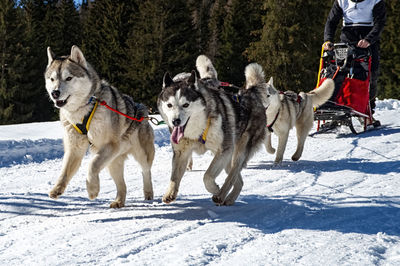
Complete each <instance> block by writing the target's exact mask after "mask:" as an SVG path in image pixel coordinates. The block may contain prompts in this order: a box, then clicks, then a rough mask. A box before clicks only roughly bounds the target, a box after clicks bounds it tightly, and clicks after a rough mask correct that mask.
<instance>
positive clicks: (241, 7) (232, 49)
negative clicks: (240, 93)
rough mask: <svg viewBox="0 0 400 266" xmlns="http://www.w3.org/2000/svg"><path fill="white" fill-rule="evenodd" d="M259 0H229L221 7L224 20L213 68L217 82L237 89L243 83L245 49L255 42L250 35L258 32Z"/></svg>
mask: <svg viewBox="0 0 400 266" xmlns="http://www.w3.org/2000/svg"><path fill="white" fill-rule="evenodd" d="M262 2H263V0H252V1H241V0H230V1H228V2H227V4H226V6H225V7H224V16H225V17H224V20H223V25H222V32H221V33H220V37H219V38H220V40H219V42H220V45H219V48H218V52H217V54H216V56H215V65H216V68H217V70H218V72H219V77H220V79H221V80H227V81H229V82H231V83H234V84H236V85H238V86H241V85H242V84H243V83H244V80H245V77H244V68H245V67H246V65H247V64H248V60H247V58H246V55H245V50H246V48H247V47H248V46H249V44H250V43H251V42H252V41H256V38H255V37H254V35H252V32H253V31H255V30H257V29H260V28H261V27H262V24H261V16H262V12H263V10H261V8H260V7H261V6H262Z"/></svg>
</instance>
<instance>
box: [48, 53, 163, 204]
mask: <svg viewBox="0 0 400 266" xmlns="http://www.w3.org/2000/svg"><path fill="white" fill-rule="evenodd" d="M47 55H48V65H47V67H46V71H45V80H46V89H47V92H48V94H49V96H50V98H51V100H52V101H53V102H54V105H55V106H56V107H57V108H59V109H60V120H61V123H62V125H63V126H64V132H65V134H64V152H65V153H64V159H63V166H62V170H61V175H60V177H59V179H58V181H57V183H56V185H55V186H54V188H53V189H52V190H51V191H50V193H49V196H50V197H51V198H58V197H59V196H60V195H61V194H63V193H64V190H65V188H66V187H67V185H68V183H69V181H70V180H71V178H72V176H73V175H74V174H75V173H76V171H77V170H78V168H79V166H80V164H81V161H82V158H83V156H84V155H85V153H86V151H87V150H88V147H89V146H90V151H91V153H92V154H93V156H92V160H91V162H90V165H89V173H88V177H87V180H86V187H87V192H88V195H89V198H90V199H95V198H96V197H97V196H98V194H99V191H100V181H99V173H100V171H101V170H102V169H103V168H105V167H107V168H108V170H109V172H110V175H111V176H112V178H113V179H114V182H115V184H116V186H117V196H116V199H115V201H114V202H112V203H111V205H110V207H112V208H120V207H123V206H124V205H125V199H126V185H125V181H124V161H125V159H126V158H127V156H128V155H129V154H131V155H133V157H134V158H135V159H136V160H137V161H138V163H139V164H140V166H141V168H142V175H143V190H144V198H145V199H146V200H151V199H153V187H152V181H151V172H150V171H151V166H152V162H153V159H154V152H155V150H154V133H153V129H152V127H151V126H150V124H149V122H148V121H146V120H144V121H143V122H140V123H139V122H135V121H132V120H129V119H127V118H125V117H123V116H120V115H118V114H116V113H114V112H111V111H110V110H108V109H106V108H104V107H102V106H98V107H97V109H95V112H94V113H93V116H92V119H91V123H90V126H89V129H88V132H87V134H86V135H85V134H80V133H78V131H77V130H76V129H75V127H74V125H77V124H79V123H82V119H83V118H84V117H85V116H87V115H88V114H90V113H91V110H93V106H94V104H95V102H96V100H93V99H97V100H99V101H105V102H106V103H107V104H108V105H109V106H111V107H113V108H114V109H117V110H119V111H120V112H123V113H126V114H128V115H130V116H133V117H136V118H139V117H146V116H148V111H147V108H146V107H145V106H143V105H141V104H137V103H135V102H134V101H133V100H132V98H131V97H129V96H127V95H124V94H121V93H120V92H118V90H117V89H115V88H114V87H112V86H110V85H108V84H107V82H105V81H103V80H100V79H99V76H98V75H97V73H96V72H95V71H94V69H93V68H92V67H91V66H90V64H89V63H88V62H87V61H86V59H85V57H84V56H83V53H82V51H81V50H80V49H79V48H78V47H77V46H73V47H72V49H71V54H70V55H69V56H62V57H55V56H54V54H53V53H52V51H51V49H50V47H49V48H48V49H47Z"/></svg>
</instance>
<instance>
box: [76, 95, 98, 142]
mask: <svg viewBox="0 0 400 266" xmlns="http://www.w3.org/2000/svg"><path fill="white" fill-rule="evenodd" d="M98 104H99V102H98V101H96V103H95V104H94V106H93V108H92V110H91V111H90V112H89V113H88V114H87V115H85V117H84V118H83V120H82V123H80V124H76V125H74V124H72V125H73V126H74V128H75V129H76V131H78V133H79V134H82V135H87V133H88V131H89V126H90V122H91V121H92V118H93V115H94V112H96V108H97V105H98Z"/></svg>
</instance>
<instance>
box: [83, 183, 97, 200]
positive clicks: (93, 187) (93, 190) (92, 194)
mask: <svg viewBox="0 0 400 266" xmlns="http://www.w3.org/2000/svg"><path fill="white" fill-rule="evenodd" d="M86 190H87V192H88V197H89V199H91V200H94V199H95V198H97V196H98V195H99V192H100V185H99V183H95V182H91V183H89V182H87V181H86Z"/></svg>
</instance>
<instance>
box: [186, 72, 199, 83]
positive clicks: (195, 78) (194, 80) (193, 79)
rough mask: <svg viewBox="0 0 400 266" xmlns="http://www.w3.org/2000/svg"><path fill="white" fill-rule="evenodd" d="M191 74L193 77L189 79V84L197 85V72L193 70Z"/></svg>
mask: <svg viewBox="0 0 400 266" xmlns="http://www.w3.org/2000/svg"><path fill="white" fill-rule="evenodd" d="M190 74H191V75H190V77H189V79H188V82H189V83H192V84H195V83H196V81H197V74H196V71H194V70H192V72H191V73H190Z"/></svg>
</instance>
